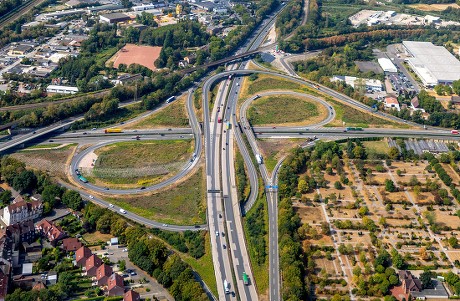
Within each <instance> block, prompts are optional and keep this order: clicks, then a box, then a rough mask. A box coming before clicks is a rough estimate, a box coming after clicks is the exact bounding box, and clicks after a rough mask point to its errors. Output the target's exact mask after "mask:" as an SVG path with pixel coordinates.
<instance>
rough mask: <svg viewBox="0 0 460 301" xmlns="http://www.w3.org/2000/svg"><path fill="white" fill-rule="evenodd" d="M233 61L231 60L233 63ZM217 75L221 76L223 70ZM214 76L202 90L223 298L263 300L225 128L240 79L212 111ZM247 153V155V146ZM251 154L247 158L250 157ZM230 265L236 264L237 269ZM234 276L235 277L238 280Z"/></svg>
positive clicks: (225, 86)
mask: <svg viewBox="0 0 460 301" xmlns="http://www.w3.org/2000/svg"><path fill="white" fill-rule="evenodd" d="M275 17H276V14H275V13H274V14H273V15H272V16H271V20H270V21H269V22H268V23H266V25H264V26H263V27H261V28H259V29H258V30H257V31H256V32H255V33H254V34H253V37H251V38H252V39H253V43H252V44H249V43H247V44H249V45H250V46H246V45H243V46H242V47H240V49H239V50H238V51H237V53H239V52H242V51H245V49H248V47H249V49H248V50H249V51H251V50H252V49H256V48H257V47H258V46H259V45H260V44H261V43H262V41H263V39H264V37H265V33H266V32H268V29H267V28H268V27H269V26H272V25H273V22H274V20H275ZM234 67H235V66H231V67H230V68H234ZM227 76H228V75H227ZM217 77H218V78H221V77H220V76H219V75H217ZM214 78H215V77H214V76H211V77H210V78H209V79H207V80H206V81H205V83H204V85H203V93H202V95H203V112H204V122H203V129H204V136H205V138H204V140H205V157H206V179H207V180H206V182H207V187H208V194H207V203H208V208H207V212H208V223H209V230H210V233H216V234H215V235H212V234H211V245H212V254H213V262H214V267H215V268H214V270H215V276H216V281H217V286H218V291H219V300H228V299H230V298H232V297H233V294H232V293H235V294H238V298H239V300H243V301H244V300H258V295H257V291H256V288H255V285H254V282H253V279H254V278H253V275H252V271H251V268H250V262H249V256H248V253H247V249H246V244H245V239H244V232H243V227H242V221H241V210H240V205H239V203H238V198H237V193H236V179H235V173H234V164H233V163H234V154H233V151H234V149H233V144H234V141H233V138H234V137H233V134H232V132H235V131H234V130H233V129H230V130H228V129H223V127H222V126H223V124H224V123H225V121H227V120H228V121H229V122H230V120H234V119H233V118H234V114H235V106H236V104H237V99H238V95H237V93H238V85H237V84H236V83H237V82H238V79H235V80H234V81H233V82H232V81H230V80H229V79H228V78H227V79H226V80H224V81H223V82H222V83H221V84H220V86H219V90H218V94H217V95H216V100H215V102H214V108H213V111H212V113H211V116H212V117H210V116H209V114H208V112H209V106H208V104H209V103H210V101H209V99H208V93H207V92H208V91H209V90H210V88H211V85H212V84H213V83H215V80H214ZM228 95H230V97H228V99H227V104H225V99H226V98H227V96H228ZM219 116H220V117H221V118H222V119H223V122H221V123H219V122H217V120H218V118H219ZM235 125H236V123H234V124H233V126H235ZM240 142H241V141H240ZM242 153H244V151H243V152H242ZM246 154H247V155H248V153H247V152H246ZM247 159H248V158H245V161H246V160H247ZM249 160H250V158H249ZM219 162H220V163H221V168H219ZM254 173H255V169H254ZM253 180H254V178H253ZM255 182H257V175H256V176H255ZM251 184H252V183H251ZM251 194H252V195H253V196H255V197H256V196H257V186H256V189H254V186H251ZM222 205H223V208H222ZM222 209H224V210H222ZM222 230H223V231H222ZM223 235H225V240H224V239H223V237H222V236H223ZM223 243H226V247H225V250H227V252H222V251H223V250H224V247H223V245H222V244H223ZM229 255H230V256H231V258H230V256H229ZM230 265H232V266H233V274H232V269H231V268H230ZM243 272H245V273H247V274H248V276H249V279H250V285H244V284H243V281H242V274H243ZM224 280H226V281H227V282H228V283H229V287H228V289H229V290H230V291H232V293H231V294H226V292H225V291H224V287H223V282H224ZM234 280H236V283H235V281H234Z"/></svg>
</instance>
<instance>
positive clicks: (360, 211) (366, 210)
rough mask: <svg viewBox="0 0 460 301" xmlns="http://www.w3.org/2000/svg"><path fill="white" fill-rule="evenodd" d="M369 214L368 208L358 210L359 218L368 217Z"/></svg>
mask: <svg viewBox="0 0 460 301" xmlns="http://www.w3.org/2000/svg"><path fill="white" fill-rule="evenodd" d="M368 213H369V208H367V206H362V207H361V208H359V210H358V214H359V216H361V217H363V216H365V215H367V214H368Z"/></svg>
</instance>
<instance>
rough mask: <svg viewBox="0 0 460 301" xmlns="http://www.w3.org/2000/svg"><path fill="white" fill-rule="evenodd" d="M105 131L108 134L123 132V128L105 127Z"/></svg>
mask: <svg viewBox="0 0 460 301" xmlns="http://www.w3.org/2000/svg"><path fill="white" fill-rule="evenodd" d="M104 133H106V134H112V133H123V130H122V129H120V128H111V129H105V130H104Z"/></svg>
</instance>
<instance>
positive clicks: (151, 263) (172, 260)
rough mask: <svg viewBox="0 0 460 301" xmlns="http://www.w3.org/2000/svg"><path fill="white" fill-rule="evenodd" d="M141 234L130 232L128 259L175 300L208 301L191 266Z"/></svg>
mask: <svg viewBox="0 0 460 301" xmlns="http://www.w3.org/2000/svg"><path fill="white" fill-rule="evenodd" d="M144 231H145V230H143V229H140V228H139V229H133V231H131V233H130V236H129V239H128V247H129V251H128V257H129V259H130V260H131V261H132V262H133V263H134V264H135V265H137V266H138V267H139V268H141V269H142V270H144V271H146V272H148V273H149V274H150V275H153V277H155V278H156V279H157V280H158V282H159V283H160V284H162V285H163V286H164V287H166V288H168V290H169V291H170V293H171V295H172V296H173V297H174V299H175V300H178V301H181V300H197V301H200V300H203V301H204V300H207V299H208V298H207V296H206V293H205V292H204V290H203V288H202V287H201V286H200V284H199V283H198V282H197V281H196V280H195V276H194V273H193V270H192V269H191V268H190V266H189V265H188V264H187V263H185V262H184V261H182V260H181V259H180V257H179V256H178V255H177V254H174V253H172V254H171V253H170V252H169V251H168V249H167V248H166V246H165V244H164V243H163V242H161V241H159V240H157V239H154V238H149V237H148V236H146V235H145V232H144ZM127 237H128V236H127Z"/></svg>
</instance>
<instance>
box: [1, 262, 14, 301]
mask: <svg viewBox="0 0 460 301" xmlns="http://www.w3.org/2000/svg"><path fill="white" fill-rule="evenodd" d="M10 275H11V264H10V263H9V262H8V261H7V260H5V259H3V258H0V301H3V300H5V297H6V294H7V292H8V283H9V280H10Z"/></svg>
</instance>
